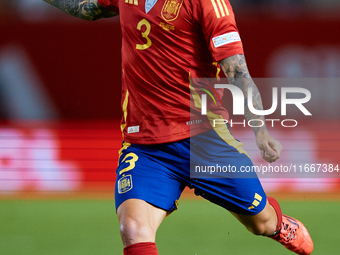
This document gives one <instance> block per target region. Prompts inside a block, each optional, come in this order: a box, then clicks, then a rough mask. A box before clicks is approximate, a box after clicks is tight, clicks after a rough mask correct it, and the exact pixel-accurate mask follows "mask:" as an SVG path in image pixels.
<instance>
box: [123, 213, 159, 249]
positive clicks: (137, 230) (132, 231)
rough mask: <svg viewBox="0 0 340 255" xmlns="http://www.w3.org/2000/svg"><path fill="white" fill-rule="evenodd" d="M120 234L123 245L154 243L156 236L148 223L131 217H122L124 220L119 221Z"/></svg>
mask: <svg viewBox="0 0 340 255" xmlns="http://www.w3.org/2000/svg"><path fill="white" fill-rule="evenodd" d="M120 234H121V237H122V240H123V243H124V245H130V244H134V243H138V242H154V239H155V235H156V233H155V231H154V230H153V229H152V227H151V226H150V225H149V224H148V223H146V222H142V221H140V220H138V219H135V218H132V217H124V219H123V220H121V222H120Z"/></svg>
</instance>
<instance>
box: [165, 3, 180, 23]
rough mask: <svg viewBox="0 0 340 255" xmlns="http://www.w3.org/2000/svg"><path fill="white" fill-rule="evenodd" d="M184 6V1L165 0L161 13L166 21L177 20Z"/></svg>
mask: <svg viewBox="0 0 340 255" xmlns="http://www.w3.org/2000/svg"><path fill="white" fill-rule="evenodd" d="M182 4H183V0H165V3H164V5H163V8H162V13H161V14H162V17H163V19H164V20H166V21H173V20H175V19H177V17H178V14H179V11H180V9H181V7H182Z"/></svg>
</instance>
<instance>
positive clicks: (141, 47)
mask: <svg viewBox="0 0 340 255" xmlns="http://www.w3.org/2000/svg"><path fill="white" fill-rule="evenodd" d="M142 26H145V27H146V30H145V32H142V37H143V38H145V39H146V43H145V44H136V49H137V50H146V49H147V48H149V47H150V46H151V44H152V42H151V40H150V38H149V37H148V35H149V34H150V30H151V25H150V23H149V21H147V20H146V19H142V20H141V21H139V22H138V24H137V29H138V30H142Z"/></svg>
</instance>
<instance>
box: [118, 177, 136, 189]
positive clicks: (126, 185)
mask: <svg viewBox="0 0 340 255" xmlns="http://www.w3.org/2000/svg"><path fill="white" fill-rule="evenodd" d="M132 187H133V186H132V176H131V175H130V174H129V175H123V177H122V178H120V179H119V181H118V193H119V194H122V193H125V192H128V191H129V190H131V189H132Z"/></svg>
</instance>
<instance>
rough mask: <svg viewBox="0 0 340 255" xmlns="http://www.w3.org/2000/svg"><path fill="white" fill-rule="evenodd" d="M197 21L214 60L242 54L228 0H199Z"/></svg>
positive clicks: (240, 42)
mask: <svg viewBox="0 0 340 255" xmlns="http://www.w3.org/2000/svg"><path fill="white" fill-rule="evenodd" d="M197 8H198V9H199V10H198V12H196V13H198V16H197V17H199V18H198V22H199V23H200V25H201V27H202V31H203V34H204V37H205V39H206V42H207V45H208V48H209V51H210V52H211V54H212V57H213V59H214V61H221V60H223V59H225V58H227V57H230V56H233V55H237V54H244V51H243V46H242V41H241V38H240V35H239V32H238V29H237V26H236V21H235V16H234V13H233V10H232V8H231V5H230V3H229V0H200V6H197Z"/></svg>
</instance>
